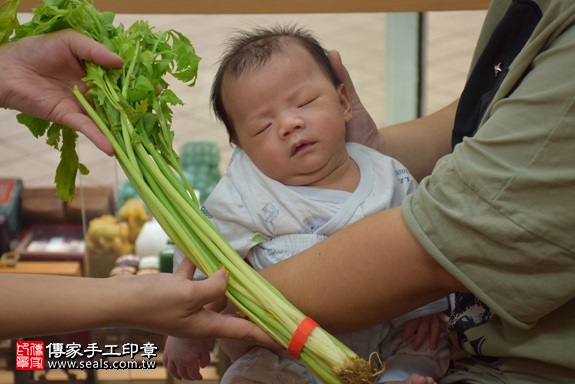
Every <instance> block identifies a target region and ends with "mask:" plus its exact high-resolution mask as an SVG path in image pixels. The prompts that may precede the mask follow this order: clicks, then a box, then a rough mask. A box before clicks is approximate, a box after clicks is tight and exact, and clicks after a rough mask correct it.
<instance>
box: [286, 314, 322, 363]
mask: <svg viewBox="0 0 575 384" xmlns="http://www.w3.org/2000/svg"><path fill="white" fill-rule="evenodd" d="M316 327H318V324H317V323H316V322H315V321H313V320H312V319H311V318H310V317H306V318H305V319H303V320H302V321H301V323H299V325H298V326H297V328H296V330H295V332H294V333H293V335H292V337H291V340H290V342H289V345H288V349H287V351H288V353H289V354H290V356H291V357H293V358H295V359H299V354H300V352H301V350H302V348H303V346H304V345H305V343H306V341H307V339H308V337H309V334H310V333H311V331H313V330H314V329H315V328H316Z"/></svg>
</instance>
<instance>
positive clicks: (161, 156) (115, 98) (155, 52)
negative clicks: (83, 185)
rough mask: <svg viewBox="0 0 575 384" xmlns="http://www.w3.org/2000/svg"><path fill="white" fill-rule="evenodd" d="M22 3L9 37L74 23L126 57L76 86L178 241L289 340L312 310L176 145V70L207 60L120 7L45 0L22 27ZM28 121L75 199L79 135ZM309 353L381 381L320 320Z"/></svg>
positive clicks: (327, 369)
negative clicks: (283, 286) (208, 202)
mask: <svg viewBox="0 0 575 384" xmlns="http://www.w3.org/2000/svg"><path fill="white" fill-rule="evenodd" d="M18 3H19V0H15V1H6V2H4V4H3V5H2V6H0V11H1V13H0V20H2V22H3V24H2V27H1V28H3V29H4V31H0V37H2V36H4V37H5V36H6V35H11V34H12V30H8V31H7V29H11V28H12V29H14V31H15V34H14V36H13V37H12V40H15V39H20V38H23V37H25V36H30V35H38V34H44V33H49V32H53V31H56V30H61V29H65V28H73V29H75V30H77V31H79V32H81V33H83V34H85V35H87V36H89V37H91V38H93V39H95V40H97V41H99V42H101V43H103V44H105V45H106V46H107V47H108V48H109V49H110V50H111V51H113V52H115V53H117V54H118V55H119V56H120V57H122V59H123V60H124V62H125V65H124V66H123V67H122V68H119V69H105V68H102V67H99V66H97V65H94V64H92V63H86V72H87V76H86V77H85V78H84V79H83V80H84V82H85V83H86V84H87V85H88V86H89V87H90V90H89V91H88V92H87V93H86V95H83V94H82V93H81V92H80V91H79V90H78V89H74V90H73V92H74V94H75V95H76V97H77V98H78V100H79V101H80V102H81V103H82V105H83V106H84V108H85V109H86V111H87V112H88V113H89V115H90V116H91V117H92V119H93V120H94V121H95V122H96V124H97V125H98V127H99V128H100V129H101V130H102V132H103V133H104V134H105V135H106V137H107V138H108V140H109V141H110V142H111V143H112V146H113V147H114V150H115V156H116V158H117V159H118V162H119V163H120V165H121V166H122V168H123V170H124V172H125V173H126V175H127V176H128V179H129V180H130V182H131V184H132V185H133V187H134V188H135V190H136V192H137V193H138V195H139V196H140V197H141V198H142V199H143V200H144V202H145V203H146V205H147V207H148V208H149V209H150V211H151V212H152V214H153V215H154V217H155V218H156V219H157V220H158V222H159V223H160V224H161V226H162V227H163V229H164V230H165V231H166V233H167V234H168V235H169V237H170V238H171V239H172V240H173V241H174V243H175V244H176V245H177V246H178V247H179V248H180V249H181V250H182V251H183V252H184V253H185V254H186V255H187V256H188V257H189V258H190V259H191V260H192V262H193V263H194V264H195V265H197V266H198V267H199V268H200V269H201V270H202V271H203V272H204V273H206V274H207V275H210V274H212V273H214V272H215V271H216V270H217V269H219V268H222V267H223V268H225V269H226V270H227V271H228V272H229V275H230V279H229V283H228V287H227V296H228V298H229V299H230V300H231V301H232V302H233V303H234V304H235V305H236V306H237V307H238V309H239V310H240V311H241V312H242V313H243V314H244V315H246V316H247V317H248V318H249V319H250V320H252V321H253V322H254V323H256V324H257V325H259V326H260V327H261V328H263V329H264V330H266V331H267V332H268V333H269V334H270V335H271V336H272V337H273V338H274V339H275V340H276V341H277V342H279V343H280V344H281V345H282V346H284V347H288V345H289V344H290V341H291V339H292V335H293V334H294V332H296V330H298V326H299V325H300V323H302V321H304V319H306V316H305V315H304V314H303V313H301V312H300V311H299V310H297V309H296V308H295V307H294V306H293V305H292V304H290V303H289V302H288V301H287V300H286V299H285V298H284V297H283V296H282V295H281V294H280V293H279V292H278V291H277V290H276V289H275V288H274V287H273V286H271V285H270V284H269V283H268V282H267V281H266V280H265V279H263V278H262V277H261V276H260V275H259V274H257V273H256V272H255V271H254V270H253V269H252V268H251V267H250V266H249V265H248V264H247V263H246V262H245V261H244V260H243V259H242V258H241V257H240V256H239V255H238V254H237V253H236V252H235V250H234V249H233V248H231V246H230V245H229V244H228V243H227V241H226V240H225V239H224V238H222V236H221V234H220V233H219V232H218V231H217V230H216V229H215V228H214V226H213V225H212V224H211V223H210V221H209V220H208V219H207V218H206V217H205V216H204V215H203V214H202V212H201V210H200V207H199V204H198V201H197V199H196V197H195V194H194V193H193V188H192V186H191V185H189V183H188V181H187V180H186V177H184V175H183V172H182V170H181V169H180V164H179V158H178V156H177V154H176V153H175V151H174V150H173V148H172V140H173V136H174V134H173V132H172V131H171V127H170V126H171V119H172V111H171V109H170V106H173V105H178V104H182V101H181V100H180V99H178V97H177V96H176V95H175V94H174V93H173V92H172V91H171V90H170V89H169V84H168V83H167V82H166V81H165V80H164V78H165V77H166V75H172V76H173V77H175V78H176V79H177V80H179V81H182V82H183V83H185V84H188V85H190V86H193V85H194V83H195V80H196V75H197V69H198V63H199V60H200V58H199V57H198V56H197V55H196V53H195V51H194V48H193V46H192V44H191V43H190V41H189V40H188V39H187V38H186V37H185V36H183V35H182V34H181V33H178V32H176V31H173V30H169V31H166V32H158V31H155V30H154V29H153V28H151V27H150V26H149V25H148V23H146V22H144V21H137V22H135V23H134V24H133V25H132V26H130V27H129V28H124V26H123V25H119V26H114V25H113V21H114V14H112V13H110V12H99V11H97V10H96V9H95V8H94V6H93V5H92V4H91V3H90V2H88V1H86V0H45V2H44V4H43V5H41V6H40V7H38V8H37V9H35V10H34V12H33V13H34V16H33V19H32V20H31V21H30V22H29V23H26V24H23V25H19V23H18V22H17V21H15V20H16V10H17V6H18ZM5 26H6V27H5ZM159 89H161V90H162V91H161V93H158V90H159ZM19 121H20V122H22V123H24V124H26V125H27V126H28V127H29V128H30V129H31V130H32V132H33V133H34V135H35V136H36V137H40V136H43V135H44V134H47V136H48V142H49V144H51V145H53V146H55V147H56V148H57V149H59V150H60V151H61V152H62V161H61V163H60V165H59V166H58V170H57V176H56V184H57V190H58V194H59V196H60V197H61V198H62V199H64V200H71V199H72V198H73V191H74V185H75V183H74V181H75V176H76V172H77V170H78V169H80V171H85V170H84V169H83V167H82V166H81V164H79V162H78V156H77V154H76V152H75V138H76V133H75V132H74V131H72V130H70V129H69V128H66V127H63V126H58V125H55V124H51V125H50V124H49V123H48V122H45V121H41V120H38V119H34V118H32V117H29V116H23V115H20V116H19ZM60 139H61V140H60ZM60 142H61V143H60ZM62 169H64V171H62ZM178 175H179V177H178ZM180 180H181V181H180ZM304 323H305V322H304ZM298 332H299V331H298ZM299 358H300V359H301V361H302V362H303V363H304V364H305V365H306V366H307V367H308V368H309V369H310V370H311V371H312V372H313V373H314V374H315V375H316V376H317V377H318V378H319V379H320V380H322V381H323V382H324V383H354V384H356V383H369V382H371V381H372V372H371V368H370V366H369V364H368V362H366V361H365V360H362V359H360V358H358V357H357V355H356V354H355V353H354V352H353V351H351V350H350V349H349V348H347V347H346V346H345V345H343V344H342V343H341V342H339V341H338V340H337V339H336V338H334V337H333V336H331V335H330V334H328V333H327V332H325V331H324V330H323V329H321V328H319V327H317V328H315V329H313V331H311V333H310V334H309V339H307V342H305V345H304V346H303V349H302V350H301V353H300V355H299Z"/></svg>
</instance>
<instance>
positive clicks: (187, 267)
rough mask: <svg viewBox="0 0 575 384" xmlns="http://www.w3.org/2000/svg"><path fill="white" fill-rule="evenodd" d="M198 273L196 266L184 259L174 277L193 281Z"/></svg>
mask: <svg viewBox="0 0 575 384" xmlns="http://www.w3.org/2000/svg"><path fill="white" fill-rule="evenodd" d="M195 272H196V266H195V265H194V264H193V263H192V262H191V261H190V259H188V258H187V257H184V259H183V260H182V262H181V263H180V265H179V266H178V269H177V270H176V272H174V275H178V276H181V277H183V278H185V279H187V280H191V279H192V278H193V277H194V273H195Z"/></svg>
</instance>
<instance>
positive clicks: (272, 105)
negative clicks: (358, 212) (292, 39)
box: [222, 44, 351, 186]
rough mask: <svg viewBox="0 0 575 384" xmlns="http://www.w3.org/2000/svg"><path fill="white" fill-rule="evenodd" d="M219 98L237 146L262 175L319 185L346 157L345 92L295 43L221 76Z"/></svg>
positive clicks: (347, 113) (347, 114) (348, 114)
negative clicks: (238, 72)
mask: <svg viewBox="0 0 575 384" xmlns="http://www.w3.org/2000/svg"><path fill="white" fill-rule="evenodd" d="M222 94H223V102H224V105H225V108H226V112H227V114H228V116H229V117H230V119H231V121H232V122H233V124H234V128H235V131H236V134H237V138H238V140H237V141H238V142H237V143H236V144H238V145H239V146H240V147H241V148H242V149H243V150H244V151H245V152H246V154H247V155H248V156H249V157H250V158H251V160H252V161H253V162H254V164H255V165H256V166H257V167H258V168H259V169H260V170H261V171H262V172H263V173H264V174H266V175H267V176H269V177H271V178H273V179H275V180H277V181H279V182H281V183H284V184H288V185H309V186H313V185H318V184H321V181H322V180H323V179H324V178H325V177H327V176H329V174H330V173H331V172H332V171H333V170H334V169H336V168H337V167H338V165H339V164H341V162H342V161H344V160H345V159H346V158H347V151H346V148H345V132H346V122H348V121H349V120H351V106H350V103H349V100H348V96H347V92H346V91H345V88H344V87H343V86H340V87H339V88H337V89H336V88H335V87H334V85H333V83H332V82H331V81H330V80H329V78H328V77H327V75H326V74H325V73H324V72H322V70H321V69H320V67H319V65H318V64H317V63H316V62H315V61H314V60H313V58H312V56H311V55H310V54H309V53H308V52H307V51H306V50H305V49H304V48H303V47H301V46H300V45H298V44H290V45H289V47H288V48H286V50H285V52H283V53H277V54H274V55H273V56H272V57H271V59H270V60H269V61H268V62H267V63H266V64H265V65H264V66H262V67H260V68H257V69H254V70H248V71H247V72H245V73H243V74H242V75H241V76H239V77H238V78H235V79H234V78H231V77H230V76H226V77H224V82H223V85H222Z"/></svg>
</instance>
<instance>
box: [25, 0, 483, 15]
mask: <svg viewBox="0 0 575 384" xmlns="http://www.w3.org/2000/svg"><path fill="white" fill-rule="evenodd" d="M489 2H490V0H473V1H466V0H338V1H327V0H314V1H310V0H290V1H280V0H208V1H205V0H163V1H157V0H95V1H94V4H95V5H96V7H97V8H98V9H99V10H101V11H112V12H114V13H132V14H186V13H188V14H206V15H210V14H211V15H215V14H277V13H364V12H365V13H369V12H430V11H466V10H469V11H472V10H480V9H487V7H488V6H489ZM41 3H42V0H22V3H21V5H20V9H21V11H22V12H29V11H30V10H31V9H32V8H34V7H37V6H38V5H39V4H41Z"/></svg>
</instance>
